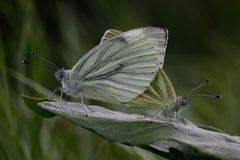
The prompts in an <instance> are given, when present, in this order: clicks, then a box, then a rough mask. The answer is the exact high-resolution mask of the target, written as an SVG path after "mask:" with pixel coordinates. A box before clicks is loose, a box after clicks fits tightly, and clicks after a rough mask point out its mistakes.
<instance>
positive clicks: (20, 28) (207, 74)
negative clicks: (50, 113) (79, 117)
mask: <svg viewBox="0 0 240 160" xmlns="http://www.w3.org/2000/svg"><path fill="white" fill-rule="evenodd" d="M239 7H240V4H239V1H238V0H233V1H231V3H229V1H227V0H223V1H204V2H203V1H201V0H196V1H184V2H183V1H178V0H175V1H161V0H158V1H156V0H153V1H141V2H140V1H124V0H123V1H113V0H103V1H89V0H83V1H77V0H75V1H68V2H63V1H35V0H25V1H22V0H16V1H6V0H3V1H1V2H0V21H1V25H0V159H7V160H8V159H9V160H12V159H24V160H25V159H27V160H30V159H34V160H35V159H41V160H48V159H51V160H52V159H60V160H61V159H72V160H74V159H97V158H98V159H104V160H107V159H111V160H112V159H148V160H149V159H152V160H155V159H160V158H159V156H156V155H153V154H149V153H148V152H147V153H146V152H144V151H142V150H140V151H139V150H138V149H135V148H134V147H133V148H132V147H125V146H122V145H118V144H115V143H112V142H109V141H106V140H104V139H102V138H99V137H98V136H95V135H93V134H91V133H90V132H88V131H86V130H83V129H80V128H79V127H75V126H74V125H72V124H70V123H68V122H66V121H63V120H62V119H60V118H54V119H45V118H40V117H39V116H38V115H37V114H35V113H33V112H31V111H29V109H26V107H24V103H23V100H22V96H21V95H22V94H23V93H24V94H27V95H31V96H44V97H50V96H51V94H52V92H51V91H52V90H54V89H56V88H57V87H59V85H60V84H58V83H57V81H56V80H55V79H54V76H53V73H54V72H53V71H54V70H52V69H51V67H46V66H44V64H43V63H42V62H39V61H38V60H37V59H35V58H34V57H29V56H28V55H29V53H30V51H34V52H35V53H38V54H39V55H40V56H42V57H45V58H46V59H49V60H50V61H53V62H54V63H56V64H58V65H59V66H60V67H62V66H63V67H64V68H70V67H72V66H73V65H74V64H75V63H76V61H77V60H78V59H79V58H80V57H81V56H82V55H83V54H84V53H86V52H87V51H88V50H89V49H91V48H92V47H94V46H95V45H96V44H98V43H99V41H100V39H101V36H102V34H103V33H104V31H105V30H107V29H109V28H113V29H118V30H122V31H126V30H129V29H132V28H136V27H143V26H150V25H152V26H165V27H167V28H168V29H169V43H168V48H167V52H166V58H165V63H164V70H165V71H166V73H167V74H168V76H169V78H170V80H171V81H172V83H173V85H174V87H175V90H176V92H177V94H178V95H179V94H180V95H184V94H186V93H187V92H188V91H189V90H190V89H192V87H193V86H194V85H195V84H197V83H198V82H200V81H202V80H204V79H207V78H209V79H210V84H209V85H208V86H207V87H205V88H203V89H202V91H201V92H202V93H213V94H222V95H223V99H222V100H220V101H218V100H213V99H207V98H192V102H191V106H190V108H189V109H188V110H187V111H186V112H185V113H184V115H185V117H187V118H188V119H190V120H192V121H193V122H195V123H198V124H203V125H210V126H214V127H217V128H220V129H221V130H223V131H224V132H226V133H230V134H239V133H240V120H239V113H240V107H239V98H238V96H239V91H240V85H239V79H240V75H239V72H240V65H239V59H240V54H239V50H240V45H239V44H240V36H239V35H240V30H239V28H240V23H239V21H238V19H239V15H240V13H239V10H240V8H239ZM22 58H30V59H29V60H30V62H32V63H31V64H30V65H26V66H24V65H22V64H20V63H19V62H20V60H21V59H22ZM27 77H28V78H27ZM64 98H69V97H64ZM68 100H70V101H71V99H68ZM72 101H77V99H74V100H72ZM86 103H89V104H91V103H92V102H91V101H88V102H86ZM97 104H98V105H99V104H100V103H97ZM93 153H94V154H93Z"/></svg>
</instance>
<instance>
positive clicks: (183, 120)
mask: <svg viewBox="0 0 240 160" xmlns="http://www.w3.org/2000/svg"><path fill="white" fill-rule="evenodd" d="M178 117H179V118H181V120H182V122H183V123H184V125H185V126H186V125H187V123H186V120H185V118H184V117H183V116H181V115H178Z"/></svg>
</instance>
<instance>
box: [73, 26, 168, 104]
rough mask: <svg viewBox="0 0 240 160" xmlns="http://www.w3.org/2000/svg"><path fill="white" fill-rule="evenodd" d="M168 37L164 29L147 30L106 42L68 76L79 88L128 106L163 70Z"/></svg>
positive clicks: (118, 35)
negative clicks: (161, 69)
mask: <svg viewBox="0 0 240 160" xmlns="http://www.w3.org/2000/svg"><path fill="white" fill-rule="evenodd" d="M167 37H168V32H167V30H166V29H162V28H154V27H146V28H140V29H134V30H130V31H128V32H124V33H118V34H116V36H114V37H113V38H110V39H108V38H107V39H106V38H105V40H103V41H102V43H101V44H99V45H98V46H96V47H95V48H93V49H92V50H90V51H89V52H88V53H87V54H86V55H85V56H83V57H82V58H81V59H80V60H79V61H78V62H77V63H76V65H75V66H74V67H73V68H72V69H71V70H70V72H69V74H70V75H69V76H70V78H71V80H74V81H79V85H80V86H81V87H84V86H87V87H91V88H94V91H95V92H99V93H105V94H108V95H110V96H111V97H114V98H115V99H116V100H117V101H118V102H128V101H130V100H132V99H134V98H136V97H137V96H138V95H139V94H141V93H143V92H144V91H145V90H146V89H147V88H148V86H149V85H150V83H151V82H152V80H153V79H154V77H155V75H156V73H157V71H158V69H159V68H161V67H162V65H163V60H164V54H165V50H166V46H167ZM83 90H84V89H83ZM82 95H83V96H85V93H82ZM86 96H87V95H86ZM87 97H89V96H87ZM90 97H91V96H90ZM91 98H93V99H94V98H95V97H91ZM102 100H103V101H104V99H102Z"/></svg>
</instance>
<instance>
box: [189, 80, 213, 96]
mask: <svg viewBox="0 0 240 160" xmlns="http://www.w3.org/2000/svg"><path fill="white" fill-rule="evenodd" d="M208 82H209V80H208V79H207V80H205V81H203V82H202V83H200V84H199V85H197V86H196V87H195V88H193V89H192V90H191V91H190V92H188V94H187V96H190V95H191V94H192V93H193V92H195V91H196V90H198V89H199V88H201V87H203V86H204V85H205V84H207V83H208Z"/></svg>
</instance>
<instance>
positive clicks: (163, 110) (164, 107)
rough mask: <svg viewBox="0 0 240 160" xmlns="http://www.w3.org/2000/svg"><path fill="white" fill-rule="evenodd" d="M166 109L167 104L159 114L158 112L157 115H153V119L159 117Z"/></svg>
mask: <svg viewBox="0 0 240 160" xmlns="http://www.w3.org/2000/svg"><path fill="white" fill-rule="evenodd" d="M165 109H167V106H165V107H164V108H163V109H161V110H160V111H159V112H158V114H156V115H155V116H154V117H153V120H154V119H156V118H158V117H159V116H160V115H161V114H162V113H163V111H164V110H165Z"/></svg>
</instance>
